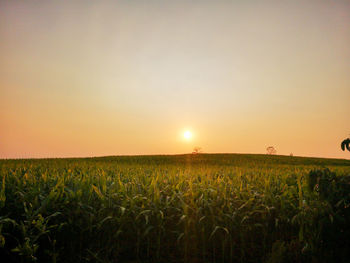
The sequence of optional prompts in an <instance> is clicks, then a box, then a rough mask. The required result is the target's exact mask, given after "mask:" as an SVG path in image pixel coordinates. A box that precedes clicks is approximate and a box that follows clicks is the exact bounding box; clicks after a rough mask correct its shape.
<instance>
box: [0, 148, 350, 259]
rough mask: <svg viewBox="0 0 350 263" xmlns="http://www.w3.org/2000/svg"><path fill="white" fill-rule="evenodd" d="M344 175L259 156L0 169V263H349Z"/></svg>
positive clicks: (335, 168) (5, 164)
mask: <svg viewBox="0 0 350 263" xmlns="http://www.w3.org/2000/svg"><path fill="white" fill-rule="evenodd" d="M325 168H328V169H329V171H330V172H329V171H328V170H324V169H325ZM314 169H321V171H320V172H319V173H318V174H317V176H314V177H311V176H309V173H310V171H312V170H314ZM333 173H334V174H333ZM349 175H350V160H337V159H318V158H302V157H290V156H267V155H243V154H197V155H174V156H125V157H100V158H78V159H32V160H0V185H1V187H0V259H5V260H4V261H2V260H1V262H35V261H36V262H276V263H277V262H350V257H349V251H348V247H349V246H350V243H349V240H350V231H349V228H350V226H349V224H350V223H349V221H348V220H349V219H350V216H349V211H348V210H349V209H350V208H348V206H349V201H350V198H349V194H350V192H349V191H348V190H349V186H350V184H349V182H350V181H347V179H346V178H349V177H348V176H349Z"/></svg>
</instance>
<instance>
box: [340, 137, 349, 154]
mask: <svg viewBox="0 0 350 263" xmlns="http://www.w3.org/2000/svg"><path fill="white" fill-rule="evenodd" d="M341 149H342V150H343V151H345V149H347V150H348V151H350V138H347V139H345V140H344V141H342V143H341Z"/></svg>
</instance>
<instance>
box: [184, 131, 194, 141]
mask: <svg viewBox="0 0 350 263" xmlns="http://www.w3.org/2000/svg"><path fill="white" fill-rule="evenodd" d="M184 138H185V139H186V140H189V139H191V138H192V133H191V132H190V131H185V132H184Z"/></svg>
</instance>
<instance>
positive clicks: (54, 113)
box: [0, 0, 350, 159]
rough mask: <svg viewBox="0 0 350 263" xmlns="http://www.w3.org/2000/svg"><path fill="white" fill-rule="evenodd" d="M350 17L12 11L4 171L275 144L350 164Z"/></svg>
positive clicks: (5, 47) (0, 32)
mask: <svg viewBox="0 0 350 263" xmlns="http://www.w3.org/2000/svg"><path fill="white" fill-rule="evenodd" d="M39 6H40V8H38V7H39ZM349 13H350V2H349V1H342V0H340V1H317V0H310V1H307V2H305V1H295V0H290V1H289V0H287V1H283V2H281V1H274V0H261V1H230V2H229V1H220V0H219V1H167V0H165V1H160V0H154V1H147V3H146V2H145V1H140V0H135V1H127V0H121V1H117V2H115V1H107V0H101V1H78V2H76V1H58V0H53V1H44V0H39V1H35V2H31V1H25V2H23V1H1V2H0V37H1V41H0V54H1V59H0V158H30V157H73V156H74V157H79V156H82V157H83V156H102V155H124V154H128V155H129V154H178V153H190V152H192V149H193V147H195V146H198V147H201V148H202V149H203V152H208V153H220V152H223V153H230V152H231V153H265V152H266V147H267V146H270V145H272V146H274V147H275V148H276V150H277V154H284V155H289V154H290V153H293V154H294V156H315V157H334V158H347V159H349V158H350V153H349V152H343V151H342V150H341V149H340V143H341V141H342V140H343V139H345V138H347V137H349V136H350V135H349V133H350V122H349V116H350V105H349V98H350V74H349V69H350V16H349ZM184 128H188V131H189V132H193V134H192V135H193V136H188V139H186V136H185V134H184V132H185V131H186V130H182V129H184Z"/></svg>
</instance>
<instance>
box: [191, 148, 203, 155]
mask: <svg viewBox="0 0 350 263" xmlns="http://www.w3.org/2000/svg"><path fill="white" fill-rule="evenodd" d="M201 152H202V148H201V147H194V148H193V152H192V153H193V154H198V153H201Z"/></svg>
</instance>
